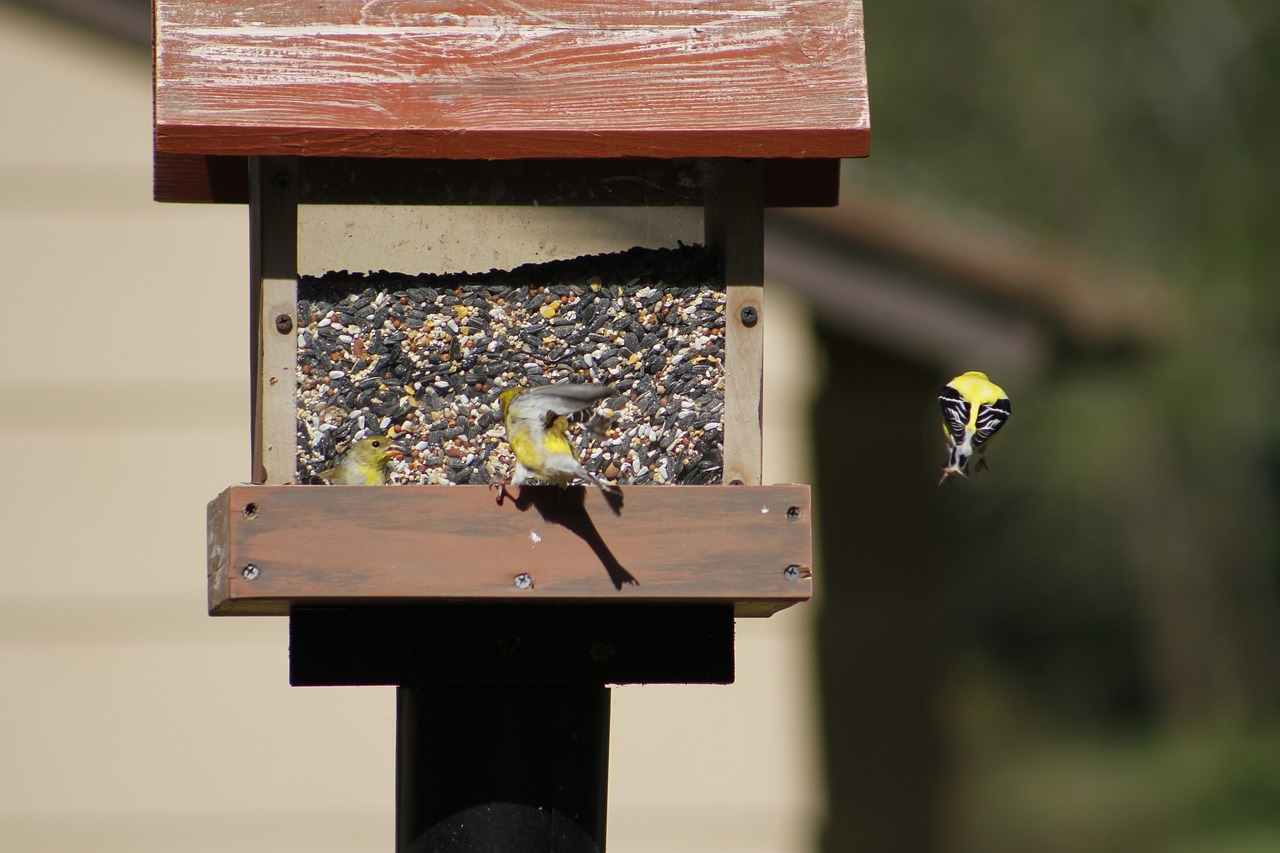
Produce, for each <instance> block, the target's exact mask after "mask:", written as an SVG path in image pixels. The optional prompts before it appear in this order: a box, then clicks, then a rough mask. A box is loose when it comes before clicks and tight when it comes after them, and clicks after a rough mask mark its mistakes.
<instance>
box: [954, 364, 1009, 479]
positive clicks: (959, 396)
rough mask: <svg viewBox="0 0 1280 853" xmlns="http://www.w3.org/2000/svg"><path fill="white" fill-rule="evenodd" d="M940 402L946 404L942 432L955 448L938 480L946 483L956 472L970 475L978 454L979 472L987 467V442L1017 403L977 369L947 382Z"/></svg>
mask: <svg viewBox="0 0 1280 853" xmlns="http://www.w3.org/2000/svg"><path fill="white" fill-rule="evenodd" d="M938 402H939V403H941V404H942V433H943V435H945V436H946V437H947V446H948V447H949V448H950V449H951V456H950V458H949V459H948V460H947V464H946V466H945V467H943V469H942V479H941V480H939V481H938V485H942V484H943V483H945V482H947V480H950V479H951V478H952V477H955V476H956V475H959V476H961V477H968V476H969V462H970V460H972V459H974V458H975V457H976V459H977V462H975V463H974V467H973V470H974V471H975V472H977V471H981V470H982V469H983V468H986V467H987V459H986V456H985V455H984V454H985V453H986V449H987V447H986V445H987V442H988V441H990V440H991V436H993V435H995V434H996V432H997V431H998V430H999V429H1000V427H1002V426H1004V422H1005V421H1007V420H1009V415H1010V413H1011V412H1012V411H1013V406H1012V404H1011V403H1010V402H1009V395H1007V394H1005V393H1004V389H1003V388H1001V387H1000V386H999V385H997V384H995V383H994V382H992V381H991V380H990V379H988V378H987V374H985V373H979V372H978V371H976V370H970V371H969V372H968V373H961V374H960V375H959V376H957V377H956V378H955V379H952V380H951V381H950V382H948V383H947V384H946V385H944V386H943V388H942V393H941V394H939V395H938Z"/></svg>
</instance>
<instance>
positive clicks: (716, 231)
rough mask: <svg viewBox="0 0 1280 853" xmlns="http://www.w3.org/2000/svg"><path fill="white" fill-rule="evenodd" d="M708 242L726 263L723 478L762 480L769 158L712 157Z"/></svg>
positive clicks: (732, 482)
mask: <svg viewBox="0 0 1280 853" xmlns="http://www.w3.org/2000/svg"><path fill="white" fill-rule="evenodd" d="M708 168H709V175H708V180H707V191H706V207H705V211H704V216H705V224H704V229H705V233H706V242H707V246H708V247H709V248H710V249H711V250H712V251H714V252H716V253H718V254H719V255H720V257H721V258H722V259H723V262H724V280H725V291H726V294H725V360H726V363H727V364H726V366H727V368H728V369H727V370H726V371H725V392H724V482H725V484H726V485H748V486H758V485H760V477H761V465H762V455H761V454H762V442H761V431H762V428H763V423H764V420H763V419H764V163H763V161H760V160H714V161H710V165H709V167H708Z"/></svg>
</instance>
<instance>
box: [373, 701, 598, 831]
mask: <svg viewBox="0 0 1280 853" xmlns="http://www.w3.org/2000/svg"><path fill="white" fill-rule="evenodd" d="M608 767H609V690H608V688H606V687H603V686H601V685H568V686H563V685H560V686H556V685H524V686H507V685H493V686H466V685H449V686H440V687H400V688H398V689H397V690H396V853H436V852H437V851H449V853H492V851H495V850H504V851H511V853H541V852H542V851H550V850H554V851H556V853H600V852H601V851H603V850H604V846H605V807H606V804H607V802H608V794H607V783H608Z"/></svg>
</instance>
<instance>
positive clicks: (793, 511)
mask: <svg viewBox="0 0 1280 853" xmlns="http://www.w3.org/2000/svg"><path fill="white" fill-rule="evenodd" d="M799 519H800V507H798V506H793V507H787V521H798V520H799Z"/></svg>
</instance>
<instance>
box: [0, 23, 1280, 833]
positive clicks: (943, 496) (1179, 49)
mask: <svg viewBox="0 0 1280 853" xmlns="http://www.w3.org/2000/svg"><path fill="white" fill-rule="evenodd" d="M866 33H867V49H868V62H869V76H870V89H871V98H872V114H873V125H874V142H873V155H872V157H871V158H869V159H867V160H865V161H851V162H847V163H846V164H845V166H844V184H845V185H844V188H843V192H842V204H841V206H840V207H839V208H836V209H835V210H830V211H783V210H779V211H772V212H771V213H770V214H769V217H768V222H767V228H768V234H767V237H766V246H767V272H768V278H769V282H768V295H767V311H768V318H767V322H766V329H767V330H768V334H769V339H768V343H767V346H766V353H767V359H768V362H767V375H766V388H767V393H768V397H767V401H766V414H767V417H768V420H767V422H766V440H767V446H766V454H767V456H766V469H765V479H766V482H788V481H801V482H814V483H815V487H816V489H817V496H816V501H817V505H818V509H819V512H820V518H819V524H820V530H819V542H818V544H819V546H820V549H821V557H820V564H819V569H818V583H819V592H818V596H817V599H816V600H815V602H814V603H813V604H811V605H808V606H803V607H797V608H792V609H791V610H789V611H786V612H784V613H782V614H780V615H779V616H777V617H774V618H773V619H769V620H743V621H740V622H739V627H738V665H739V673H738V683H737V684H735V685H734V686H732V687H728V688H710V687H630V688H620V689H617V690H615V691H614V716H613V742H612V752H611V762H612V763H611V778H610V813H609V830H610V832H609V844H610V849H611V850H613V851H615V852H616V853H627V851H659V850H661V851H684V850H689V851H694V850H699V851H811V850H824V851H828V853H840V852H841V851H925V852H927V851H947V853H980V852H981V853H986V851H993V852H994V853H1001V851H1026V850H1035V851H1049V853H1059V851H1061V852H1062V853H1068V852H1069V851H1109V850H1115V851H1161V853H1165V851H1168V853H1200V851H1204V853H1209V851H1212V852H1213V853H1219V852H1220V851H1227V853H1251V851H1271V850H1276V849H1280V718H1278V717H1277V710H1278V709H1277V704H1278V703H1280V668H1278V667H1277V663H1278V661H1277V656H1278V655H1280V610H1278V603H1280V601H1278V598H1277V560H1276V546H1277V544H1278V543H1277V535H1276V527H1275V519H1276V514H1277V506H1276V503H1277V498H1278V496H1280V453H1278V452H1277V450H1278V447H1280V444H1278V441H1277V439H1278V434H1280V430H1278V428H1277V416H1276V411H1277V406H1276V402H1275V401H1276V400H1277V399H1280V395H1278V394H1277V391H1280V387H1278V386H1280V376H1278V374H1280V351H1278V349H1280V348H1278V346H1277V341H1276V334H1275V331H1274V330H1275V329H1276V328H1278V326H1277V319H1280V318H1278V317H1277V314H1278V313H1280V305H1278V304H1277V303H1278V300H1280V295H1278V294H1280V291H1277V289H1276V287H1275V285H1276V283H1277V281H1278V280H1280V248H1277V244H1278V241H1277V239H1276V237H1277V232H1278V231H1280V193H1277V191H1276V187H1277V186H1280V174H1278V172H1280V159H1277V157H1276V156H1275V153H1274V149H1275V140H1276V139H1278V138H1280V127H1277V125H1278V124H1280V112H1278V111H1277V110H1276V105H1277V103H1280V7H1277V6H1276V5H1275V4H1274V3H1273V2H1270V0H1238V2H1221V0H1201V2H1196V3H1191V2H1188V0H1173V2H1155V3H1152V2H1136V0H1110V2H1107V3H1102V2H1098V0H1081V2H1077V3H1072V4H1048V3H1044V2H1014V0H991V2H986V3H977V4H973V3H971V4H967V5H960V6H958V5H956V4H944V3H940V2H936V1H935V0H924V2H922V3H915V4H893V3H875V2H872V3H868V4H867V9H866ZM149 40H150V11H149V6H148V4H147V3H145V2H136V1H135V0H45V2H39V3H36V2H30V3H18V2H14V0H0V69H3V71H4V79H6V80H7V81H8V83H7V84H6V86H5V87H4V88H3V91H0V115H3V116H4V117H5V118H4V121H3V136H2V137H0V139H3V142H2V143H0V249H2V250H3V257H4V259H5V262H6V263H5V267H4V269H5V273H4V278H3V284H0V293H3V294H4V297H5V298H6V303H7V311H6V312H5V313H6V320H5V321H4V328H5V332H6V335H5V337H6V341H7V347H6V354H7V356H8V369H7V370H5V371H4V372H3V374H2V375H0V437H2V438H3V440H4V443H5V446H6V448H7V449H8V450H9V453H8V454H7V455H6V456H7V458H8V460H9V464H8V467H7V471H6V474H5V477H4V486H3V489H2V490H0V499H2V501H3V507H2V509H3V512H2V513H0V518H2V519H3V522H2V525H3V528H2V529H3V541H4V543H5V548H4V558H3V570H2V571H0V683H3V685H4V688H3V690H4V693H3V695H4V701H3V702H0V721H2V722H3V725H2V726H0V792H2V794H3V796H0V842H3V846H5V847H6V848H7V849H15V850H16V849H30V850H72V849H81V848H87V847H90V846H92V847H93V848H94V849H98V850H131V851H150V850H156V851H159V850H173V849H183V850H188V851H199V850H215V849H217V850H222V849H227V848H229V847H235V848H236V849H242V850H263V851H265V850H272V851H280V850H304V849H305V850H308V851H316V850H325V851H330V850H331V851H356V850H373V849H384V850H385V849H389V848H390V846H391V838H392V825H391V809H392V793H391V792H392V767H391V763H392V751H393V731H394V721H393V718H394V705H393V698H392V693H391V691H389V690H383V689H363V688H362V689H345V688H343V689H336V688H335V689H298V690H294V689H291V688H289V687H288V686H287V680H288V679H287V637H286V624H285V620H280V619H223V620H213V619H210V618H208V617H207V616H206V615H205V614H204V607H205V603H204V587H203V579H202V578H203V566H204V556H203V549H204V529H203V528H204V504H205V502H206V501H208V500H209V499H211V498H212V497H214V496H215V495H216V494H217V493H218V492H219V491H220V490H221V489H223V488H224V487H225V486H227V485H228V484H230V483H233V482H239V481H241V480H243V479H245V478H246V477H247V476H248V405H247V404H248V399H247V397H248V393H247V376H246V373H247V370H246V368H247V357H246V354H247V348H248V342H247V322H246V320H247V311H246V294H247V288H246V287H245V281H246V277H247V269H248V263H247V236H248V228H247V219H248V217H247V213H246V211H245V209H244V208H242V207H238V206H196V205H181V206H176V205H159V204H156V203H154V202H152V201H151V200H150V197H151V196H150V158H151V147H150V54H149V49H148V45H149ZM686 225H687V223H686ZM627 227H628V222H627V221H626V217H622V221H621V224H620V225H619V226H618V228H617V229H615V230H611V231H607V230H600V231H593V232H591V234H590V235H589V243H590V245H591V248H590V251H602V250H606V249H609V248H613V247H615V245H616V247H619V248H621V247H625V246H626V245H629V244H630V242H635V241H636V239H633V238H634V232H629V231H627V230H626V229H627ZM630 227H634V223H630ZM651 229H652V226H651V225H645V226H644V235H643V236H644V238H646V239H647V238H649V237H651V236H652V233H653V232H652V230H651ZM349 230H350V229H348V231H349ZM694 230H695V231H696V230H697V229H696V226H694ZM606 231H607V233H606ZM340 232H341V229H340ZM341 233H347V232H341ZM584 239H586V238H584ZM329 242H341V241H340V240H339V238H337V237H335V238H334V240H333V241H329ZM580 249H581V246H579V245H578V244H576V243H574V242H573V241H571V240H568V239H566V240H564V241H563V244H562V245H558V246H550V247H548V246H539V248H538V250H539V252H546V253H549V254H551V255H554V254H556V253H568V252H577V251H579V250H580ZM352 268H355V267H354V266H353V267H352ZM968 369H980V370H985V371H987V372H988V373H990V374H991V376H992V378H993V379H995V380H996V381H997V382H999V383H1000V384H1001V385H1003V387H1004V388H1005V389H1006V390H1007V391H1008V392H1009V393H1010V395H1011V397H1012V399H1013V404H1014V416H1013V418H1012V420H1011V422H1010V425H1009V426H1008V427H1007V428H1006V429H1005V431H1004V432H1003V433H1002V435H1001V436H1000V438H999V440H998V441H997V442H995V443H994V444H993V446H992V449H991V452H990V454H989V457H990V461H991V468H992V470H991V472H989V473H987V474H983V475H982V476H980V477H977V478H974V479H972V480H969V481H966V482H961V483H952V484H950V485H948V486H947V487H946V488H945V489H939V488H938V487H937V486H936V480H937V475H938V471H939V468H940V466H941V464H942V462H943V459H944V451H943V447H942V443H941V440H940V437H939V434H938V433H939V428H938V423H937V418H938V414H937V407H936V394H937V390H938V388H939V386H941V384H942V383H943V382H945V381H946V380H947V379H948V378H950V376H952V375H954V374H955V373H957V372H960V371H962V370H968Z"/></svg>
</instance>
